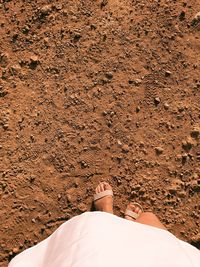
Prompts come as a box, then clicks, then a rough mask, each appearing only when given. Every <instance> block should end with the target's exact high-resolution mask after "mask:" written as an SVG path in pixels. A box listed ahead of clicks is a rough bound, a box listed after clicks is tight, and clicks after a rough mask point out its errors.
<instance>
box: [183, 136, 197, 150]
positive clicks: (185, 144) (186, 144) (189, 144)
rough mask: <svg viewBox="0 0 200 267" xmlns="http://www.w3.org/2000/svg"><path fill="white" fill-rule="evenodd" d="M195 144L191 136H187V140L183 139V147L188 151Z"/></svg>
mask: <svg viewBox="0 0 200 267" xmlns="http://www.w3.org/2000/svg"><path fill="white" fill-rule="evenodd" d="M193 145H194V143H193V142H192V140H191V139H190V138H187V139H186V140H183V141H182V147H183V149H184V150H186V151H187V152H188V151H190V149H191V148H192V146H193Z"/></svg>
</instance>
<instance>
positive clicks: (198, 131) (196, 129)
mask: <svg viewBox="0 0 200 267" xmlns="http://www.w3.org/2000/svg"><path fill="white" fill-rule="evenodd" d="M190 134H191V136H192V137H193V138H198V137H199V135H200V127H199V126H195V127H194V128H193V129H192V131H191V132H190Z"/></svg>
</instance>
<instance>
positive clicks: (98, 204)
mask: <svg viewBox="0 0 200 267" xmlns="http://www.w3.org/2000/svg"><path fill="white" fill-rule="evenodd" d="M105 190H112V187H111V186H110V185H109V184H108V183H106V182H102V183H100V184H99V185H98V186H97V188H96V189H95V193H96V194H98V193H101V192H103V191H105ZM94 205H95V208H96V210H98V211H104V212H108V213H112V214H113V197H112V196H105V197H102V198H100V199H98V200H95V201H94Z"/></svg>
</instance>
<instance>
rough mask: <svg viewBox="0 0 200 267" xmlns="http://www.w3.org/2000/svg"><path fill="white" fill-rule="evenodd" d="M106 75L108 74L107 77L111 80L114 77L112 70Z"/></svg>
mask: <svg viewBox="0 0 200 267" xmlns="http://www.w3.org/2000/svg"><path fill="white" fill-rule="evenodd" d="M105 75H106V78H107V79H109V80H111V79H112V78H113V74H112V72H107V73H106V74H105Z"/></svg>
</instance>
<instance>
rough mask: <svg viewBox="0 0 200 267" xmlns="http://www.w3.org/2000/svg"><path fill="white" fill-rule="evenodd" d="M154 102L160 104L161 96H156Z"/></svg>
mask: <svg viewBox="0 0 200 267" xmlns="http://www.w3.org/2000/svg"><path fill="white" fill-rule="evenodd" d="M154 103H155V105H156V106H158V105H159V104H160V98H159V97H155V98H154Z"/></svg>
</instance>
